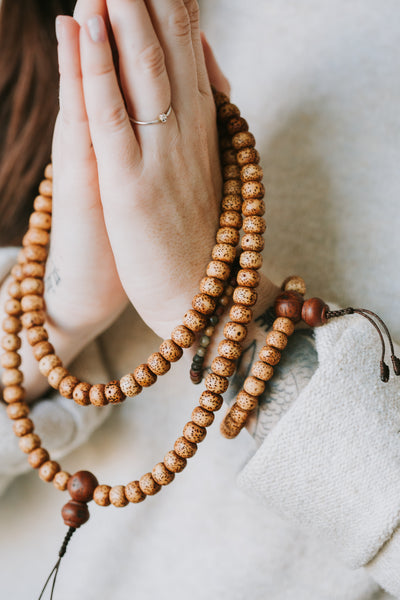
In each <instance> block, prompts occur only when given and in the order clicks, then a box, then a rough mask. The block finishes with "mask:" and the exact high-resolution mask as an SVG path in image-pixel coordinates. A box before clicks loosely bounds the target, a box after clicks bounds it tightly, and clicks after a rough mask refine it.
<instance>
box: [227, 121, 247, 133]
mask: <svg viewBox="0 0 400 600" xmlns="http://www.w3.org/2000/svg"><path fill="white" fill-rule="evenodd" d="M225 127H226V130H227V132H228V133H229V135H235V133H238V132H239V131H248V129H249V126H248V123H247V121H246V119H243V117H231V118H230V119H229V120H228V121H227V123H226V124H225Z"/></svg>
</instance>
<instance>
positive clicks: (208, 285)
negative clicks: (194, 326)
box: [200, 277, 224, 329]
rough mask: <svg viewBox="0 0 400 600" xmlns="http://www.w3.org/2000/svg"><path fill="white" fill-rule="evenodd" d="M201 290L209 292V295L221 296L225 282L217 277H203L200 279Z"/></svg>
mask: <svg viewBox="0 0 400 600" xmlns="http://www.w3.org/2000/svg"><path fill="white" fill-rule="evenodd" d="M200 291H201V292H202V294H207V295H208V296H212V297H213V298H215V297H218V296H220V295H221V294H222V292H223V291H224V284H223V282H222V281H221V280H220V279H217V278H216V277H203V279H202V280H201V281H200ZM206 322H207V321H206ZM201 329H204V326H203V327H201Z"/></svg>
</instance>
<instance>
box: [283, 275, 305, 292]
mask: <svg viewBox="0 0 400 600" xmlns="http://www.w3.org/2000/svg"><path fill="white" fill-rule="evenodd" d="M282 290H284V291H285V292H297V293H298V294H301V295H302V296H304V295H305V293H306V291H307V290H306V284H305V281H304V279H303V278H302V277H299V276H298V275H290V276H289V277H286V279H285V281H284V282H283V283H282Z"/></svg>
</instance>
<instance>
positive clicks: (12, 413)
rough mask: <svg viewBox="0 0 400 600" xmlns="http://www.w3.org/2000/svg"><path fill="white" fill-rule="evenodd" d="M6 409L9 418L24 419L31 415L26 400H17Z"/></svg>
mask: <svg viewBox="0 0 400 600" xmlns="http://www.w3.org/2000/svg"><path fill="white" fill-rule="evenodd" d="M4 391H5V390H4ZM4 400H5V398H4ZM5 401H6V402H7V400H5ZM6 411H7V416H8V417H9V419H12V420H15V419H22V418H24V417H27V416H28V415H29V406H28V405H27V404H25V402H18V401H16V402H12V403H10V404H9V405H8V406H7V408H6Z"/></svg>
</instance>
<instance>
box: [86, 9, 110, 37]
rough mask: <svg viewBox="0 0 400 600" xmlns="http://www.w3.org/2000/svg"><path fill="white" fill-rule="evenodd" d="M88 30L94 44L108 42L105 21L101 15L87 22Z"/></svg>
mask: <svg viewBox="0 0 400 600" xmlns="http://www.w3.org/2000/svg"><path fill="white" fill-rule="evenodd" d="M86 25H87V29H88V32H89V35H90V37H91V38H92V40H93V42H105V41H106V28H105V25H104V21H103V19H102V17H100V15H96V16H95V17H91V18H90V19H89V20H88V21H87V22H86Z"/></svg>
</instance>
